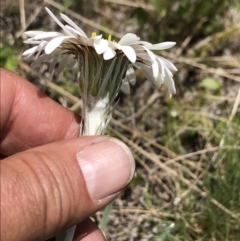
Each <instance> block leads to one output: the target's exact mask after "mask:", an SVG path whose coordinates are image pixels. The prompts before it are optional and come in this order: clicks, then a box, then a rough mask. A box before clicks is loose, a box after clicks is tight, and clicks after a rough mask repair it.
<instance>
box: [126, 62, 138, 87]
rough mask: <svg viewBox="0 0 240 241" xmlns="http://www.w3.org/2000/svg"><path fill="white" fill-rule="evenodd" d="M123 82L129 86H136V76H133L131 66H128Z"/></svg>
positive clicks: (133, 72)
mask: <svg viewBox="0 0 240 241" xmlns="http://www.w3.org/2000/svg"><path fill="white" fill-rule="evenodd" d="M124 82H129V83H130V84H131V85H135V84H136V75H135V71H134V69H133V67H132V65H131V64H129V65H128V69H127V71H126V76H125V78H124Z"/></svg>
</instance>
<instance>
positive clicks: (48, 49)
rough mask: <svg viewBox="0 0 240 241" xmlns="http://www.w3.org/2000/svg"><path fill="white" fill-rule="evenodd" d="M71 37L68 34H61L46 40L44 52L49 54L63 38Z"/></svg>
mask: <svg viewBox="0 0 240 241" xmlns="http://www.w3.org/2000/svg"><path fill="white" fill-rule="evenodd" d="M71 38H72V37H70V36H61V37H57V38H54V39H52V40H51V41H49V42H48V44H47V45H46V47H45V53H46V54H51V53H52V52H53V51H54V50H55V49H56V48H57V47H59V46H60V45H61V43H63V42H64V41H65V40H68V39H71Z"/></svg>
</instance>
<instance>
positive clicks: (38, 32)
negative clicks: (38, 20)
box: [24, 31, 46, 37]
mask: <svg viewBox="0 0 240 241" xmlns="http://www.w3.org/2000/svg"><path fill="white" fill-rule="evenodd" d="M41 33H46V32H45V31H27V32H25V33H24V34H26V35H27V36H28V37H34V36H36V35H38V34H41Z"/></svg>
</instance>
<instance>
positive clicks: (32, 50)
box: [22, 46, 39, 56]
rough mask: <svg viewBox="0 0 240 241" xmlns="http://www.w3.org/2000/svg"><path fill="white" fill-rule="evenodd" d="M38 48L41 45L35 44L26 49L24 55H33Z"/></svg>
mask: <svg viewBox="0 0 240 241" xmlns="http://www.w3.org/2000/svg"><path fill="white" fill-rule="evenodd" d="M38 48H39V46H34V47H32V48H30V49H27V50H26V51H24V52H23V53H22V56H27V55H33V54H34V53H35V52H36V51H37V49H38Z"/></svg>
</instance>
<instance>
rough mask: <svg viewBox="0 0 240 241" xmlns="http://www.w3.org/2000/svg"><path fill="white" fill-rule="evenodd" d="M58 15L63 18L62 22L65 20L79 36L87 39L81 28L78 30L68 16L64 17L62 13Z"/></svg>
mask: <svg viewBox="0 0 240 241" xmlns="http://www.w3.org/2000/svg"><path fill="white" fill-rule="evenodd" d="M60 15H61V17H62V18H63V20H65V21H66V22H67V23H68V24H69V25H71V26H72V27H73V28H75V29H76V30H77V31H78V32H79V33H80V34H81V35H83V36H85V37H87V35H86V34H85V32H84V31H83V30H82V29H81V28H79V27H78V26H77V24H75V23H74V22H73V21H72V20H71V19H70V18H69V17H68V16H66V15H65V14H62V13H60Z"/></svg>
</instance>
